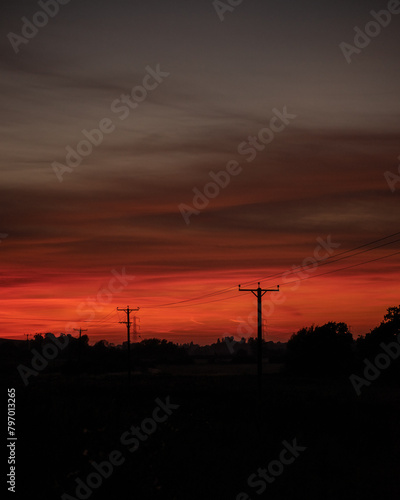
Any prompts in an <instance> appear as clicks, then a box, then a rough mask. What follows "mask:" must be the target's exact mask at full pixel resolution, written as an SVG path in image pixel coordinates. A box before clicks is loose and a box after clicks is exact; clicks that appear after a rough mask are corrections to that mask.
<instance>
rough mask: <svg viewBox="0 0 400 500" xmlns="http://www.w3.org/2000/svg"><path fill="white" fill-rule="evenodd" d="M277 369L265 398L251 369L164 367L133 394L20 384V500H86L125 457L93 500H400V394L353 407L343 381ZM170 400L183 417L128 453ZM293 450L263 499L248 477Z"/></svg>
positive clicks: (102, 382) (74, 384)
mask: <svg viewBox="0 0 400 500" xmlns="http://www.w3.org/2000/svg"><path fill="white" fill-rule="evenodd" d="M274 368H276V369H274ZM279 368H280V367H279V366H278V367H273V369H270V372H271V373H266V374H265V375H264V380H263V388H262V395H261V397H258V393H257V390H256V385H255V382H256V381H255V376H254V371H255V367H254V366H249V365H240V366H229V367H226V366H218V365H213V366H207V365H205V366H182V367H177V368H174V367H168V368H165V369H163V368H162V367H161V368H160V369H159V372H158V371H154V373H151V374H146V375H143V374H134V376H133V378H132V385H131V389H130V390H129V391H128V389H127V383H126V374H110V375H98V376H89V375H79V376H78V375H71V376H65V375H63V376H61V375H57V374H40V375H39V376H38V377H36V378H35V379H33V378H32V381H31V383H30V384H29V386H28V387H24V386H22V385H21V383H20V380H18V378H17V376H18V374H17V373H16V378H15V382H14V383H13V382H9V387H11V386H12V385H10V384H14V386H15V387H16V389H17V391H16V398H17V436H18V446H17V476H16V479H17V492H18V493H17V494H15V495H12V497H13V498H26V499H29V498H40V499H43V500H47V499H59V498H61V497H62V495H63V493H68V494H69V495H71V496H70V497H64V498H79V497H78V496H77V495H76V492H75V490H76V486H77V484H76V482H75V479H76V478H81V479H82V481H84V482H86V478H87V476H88V475H89V474H90V473H93V472H95V469H94V468H93V465H91V461H94V462H96V463H97V464H99V463H101V462H103V461H104V460H108V459H109V455H110V453H111V452H113V451H114V450H120V452H121V453H122V456H123V457H124V459H125V461H124V463H123V464H122V465H120V466H114V471H113V472H112V473H111V475H110V477H108V478H107V479H105V478H104V479H102V484H101V486H100V487H98V488H97V489H93V493H92V494H91V495H90V496H86V498H91V499H94V500H95V499H100V498H105V499H106V498H107V499H108V498H109V499H118V500H119V499H121V500H122V499H123V500H125V499H129V500H133V499H140V500H142V499H171V500H172V499H176V500H178V499H179V500H191V499H204V500H207V499H232V500H234V499H236V498H238V499H242V500H244V499H245V498H246V496H245V495H243V496H241V495H240V493H241V492H243V493H247V494H248V498H250V499H258V498H260V499H263V498H265V499H266V498H268V499H285V500H288V499H298V498H307V499H314V498H315V499H326V500H329V499H335V500H336V499H352V500H353V499H360V500H361V499H374V500H376V499H384V498H393V499H395V498H399V495H400V485H399V477H400V418H399V415H400V393H399V384H398V383H397V384H395V383H394V382H393V381H392V382H388V381H386V382H385V381H384V380H377V381H376V382H374V383H373V384H372V386H371V387H370V388H365V389H363V394H362V395H361V396H360V397H357V396H356V394H355V392H354V389H353V387H352V386H351V384H350V382H349V380H348V379H347V378H344V379H342V380H323V379H318V378H315V379H312V378H299V377H296V378H295V377H289V376H288V375H285V374H284V373H272V372H273V371H279ZM246 372H247V374H246ZM235 373H237V374H235ZM3 392H4V393H5V392H6V390H5V389H4V391H3ZM167 396H169V397H170V401H171V403H172V404H174V405H179V408H178V409H174V410H173V411H172V414H171V415H169V416H168V418H167V419H166V420H165V422H162V423H159V424H158V426H157V429H156V430H155V431H154V432H153V433H152V434H151V435H149V436H148V438H147V440H145V441H143V442H141V443H140V446H139V448H138V450H137V451H134V452H130V451H129V448H130V447H131V446H132V445H125V444H122V443H121V435H123V433H125V432H126V431H128V430H129V429H130V427H131V426H132V425H134V426H140V425H141V423H142V421H143V420H144V419H146V418H148V417H151V416H152V413H153V410H154V408H155V407H156V406H157V403H156V402H155V400H156V399H157V398H160V399H161V400H162V401H165V399H166V398H167ZM294 439H296V440H297V444H298V445H299V446H302V447H306V450H305V451H302V452H301V453H300V454H299V456H298V457H297V458H296V459H295V460H294V461H293V463H291V464H289V465H285V466H284V470H283V472H282V473H281V474H280V475H278V476H277V477H276V478H275V480H274V481H273V482H272V483H271V484H267V485H266V489H265V491H264V492H263V493H262V494H258V493H257V491H256V490H257V489H258V487H250V486H249V485H248V484H247V480H248V477H249V476H250V475H251V474H253V473H255V472H256V471H257V469H259V468H260V467H265V468H266V467H267V466H268V464H269V463H270V462H271V461H272V460H276V459H278V457H279V454H280V452H281V450H282V449H283V444H282V442H283V441H288V442H289V443H292V442H293V440H294ZM80 498H84V496H82V495H81V497H80Z"/></svg>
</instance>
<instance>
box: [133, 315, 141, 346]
mask: <svg viewBox="0 0 400 500" xmlns="http://www.w3.org/2000/svg"><path fill="white" fill-rule="evenodd" d="M138 310H139V308H138ZM137 319H140V318H137V317H136V314H135V315H134V316H133V332H132V333H133V338H134V339H135V340H136V339H137V329H138V328H140V326H138V325H137V324H136V320H137Z"/></svg>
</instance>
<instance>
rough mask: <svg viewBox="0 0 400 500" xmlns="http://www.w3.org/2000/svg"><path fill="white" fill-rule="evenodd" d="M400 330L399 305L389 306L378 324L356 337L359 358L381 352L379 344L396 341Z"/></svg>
mask: <svg viewBox="0 0 400 500" xmlns="http://www.w3.org/2000/svg"><path fill="white" fill-rule="evenodd" d="M399 332H400V306H398V307H389V308H388V309H387V313H386V314H385V316H384V317H383V321H382V322H381V324H380V325H379V326H377V327H376V328H374V329H373V330H371V331H370V332H369V333H367V334H366V335H365V336H360V337H358V339H357V353H358V358H359V359H364V358H368V359H371V358H373V357H375V356H376V355H377V354H378V353H380V352H382V347H381V344H382V343H384V344H388V343H390V342H396V340H397V335H398V334H399Z"/></svg>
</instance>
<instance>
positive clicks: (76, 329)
mask: <svg viewBox="0 0 400 500" xmlns="http://www.w3.org/2000/svg"><path fill="white" fill-rule="evenodd" d="M74 330H75V331H76V332H79V340H81V337H82V332H87V330H82V328H74Z"/></svg>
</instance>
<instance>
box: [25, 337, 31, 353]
mask: <svg viewBox="0 0 400 500" xmlns="http://www.w3.org/2000/svg"><path fill="white" fill-rule="evenodd" d="M31 336H32V335H31V334H30V333H25V337H26V344H27V346H28V351H30V350H31V346H30V344H29V337H31Z"/></svg>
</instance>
